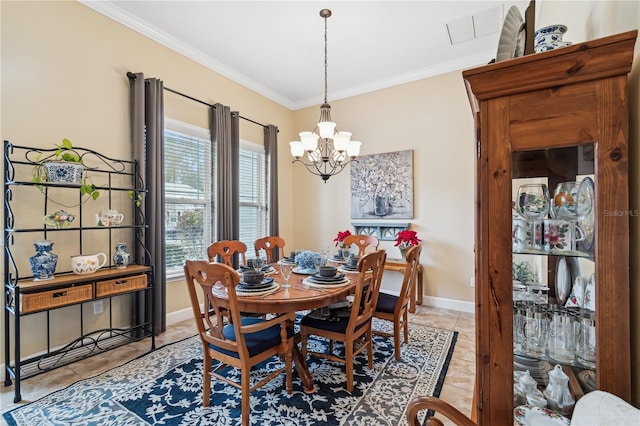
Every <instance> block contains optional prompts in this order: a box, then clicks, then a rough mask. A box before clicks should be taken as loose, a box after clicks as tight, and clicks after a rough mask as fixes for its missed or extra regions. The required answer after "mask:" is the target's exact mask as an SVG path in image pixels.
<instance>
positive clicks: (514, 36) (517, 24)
mask: <svg viewBox="0 0 640 426" xmlns="http://www.w3.org/2000/svg"><path fill="white" fill-rule="evenodd" d="M525 38H526V33H525V24H524V20H523V19H522V15H521V14H520V11H519V10H518V8H517V7H515V6H511V8H510V9H509V11H508V12H507V16H506V17H505V18H504V24H502V31H501V32H500V40H499V41H498V52H497V53H496V62H500V61H504V60H507V59H512V58H517V57H520V56H523V55H524V48H525Z"/></svg>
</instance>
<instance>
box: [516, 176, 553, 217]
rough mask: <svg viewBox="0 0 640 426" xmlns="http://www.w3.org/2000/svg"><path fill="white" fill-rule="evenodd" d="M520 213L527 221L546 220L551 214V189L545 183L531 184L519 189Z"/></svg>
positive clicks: (517, 205)
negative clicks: (548, 214)
mask: <svg viewBox="0 0 640 426" xmlns="http://www.w3.org/2000/svg"><path fill="white" fill-rule="evenodd" d="M516 207H517V209H518V213H519V214H520V216H522V217H523V218H524V219H526V220H536V219H544V218H545V217H546V216H547V213H549V189H548V188H547V185H545V184H544V183H531V184H527V185H521V186H520V188H518V200H517V202H516Z"/></svg>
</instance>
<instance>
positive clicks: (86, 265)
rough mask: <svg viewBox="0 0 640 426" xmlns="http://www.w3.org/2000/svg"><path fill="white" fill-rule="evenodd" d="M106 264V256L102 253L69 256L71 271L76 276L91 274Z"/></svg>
mask: <svg viewBox="0 0 640 426" xmlns="http://www.w3.org/2000/svg"><path fill="white" fill-rule="evenodd" d="M101 256H102V262H101V261H100V257H101ZM106 263H107V255H106V254H104V253H97V254H87V255H77V256H71V270H72V271H73V273H74V274H78V275H84V274H93V273H94V272H96V271H97V270H98V269H100V268H102V267H103V266H104V265H105V264H106Z"/></svg>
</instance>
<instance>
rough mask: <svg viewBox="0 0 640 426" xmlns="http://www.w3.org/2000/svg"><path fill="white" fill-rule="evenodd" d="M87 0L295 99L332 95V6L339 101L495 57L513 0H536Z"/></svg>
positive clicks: (260, 88) (202, 59)
mask: <svg viewBox="0 0 640 426" xmlns="http://www.w3.org/2000/svg"><path fill="white" fill-rule="evenodd" d="M80 1H81V3H83V4H84V5H86V6H88V7H90V8H92V9H94V10H96V11H98V12H100V13H102V14H104V15H106V16H108V17H110V18H112V19H114V20H116V21H118V22H120V23H122V24H124V25H126V26H128V27H130V28H132V29H134V30H136V31H139V32H140V33H142V34H144V35H146V36H148V37H150V38H152V39H154V40H156V41H158V42H160V43H162V44H164V45H166V46H168V47H170V48H172V49H174V50H176V51H178V52H180V53H182V54H183V55H185V56H187V57H189V58H191V59H193V60H195V61H197V62H199V63H201V64H203V65H205V66H207V67H209V68H211V69H212V70H214V71H216V72H218V73H220V74H222V75H224V76H226V77H228V78H230V79H232V80H234V81H236V82H238V83H240V84H242V85H244V86H246V87H249V88H250V89H252V90H255V91H256V92H258V93H260V94H262V95H264V96H266V97H268V98H269V99H272V100H274V101H275V102H278V103H280V104H282V105H284V106H286V107H288V108H291V109H298V108H302V107H306V106H310V105H317V104H319V103H321V102H322V100H323V96H324V20H323V19H322V18H321V17H320V15H319V12H320V10H321V9H323V8H328V9H331V11H332V12H333V14H332V16H331V17H330V18H329V19H328V22H327V25H328V36H327V38H328V100H329V102H331V101H332V100H336V99H340V98H345V97H348V96H354V95H358V94H362V93H366V92H370V91H373V90H378V89H383V88H386V87H391V86H395V85H398V84H402V83H406V82H410V81H414V80H418V79H422V78H426V77H430V76H433V75H438V74H441V73H444V72H449V71H453V70H460V69H463V68H468V67H473V66H477V65H482V64H486V63H488V62H489V61H490V60H491V59H493V58H495V56H496V49H497V46H498V39H499V36H500V29H501V27H502V22H503V21H504V15H505V13H506V12H507V11H508V9H509V7H511V6H512V5H515V6H517V7H518V9H519V10H520V12H521V13H522V15H523V16H524V11H525V8H526V7H527V5H528V3H529V2H528V1H509V2H503V1H451V0H449V1H424V0H423V1H398V0H393V1H328V2H318V1H154V0H146V1H113V0H109V1H90V0H80ZM474 32H475V38H474ZM451 37H453V38H454V39H455V40H456V41H458V40H466V41H458V42H456V43H454V44H452V43H451ZM141 71H144V70H141ZM159 77H161V76H159ZM185 78H188V76H185ZM172 88H173V87H172ZM176 89H179V88H176Z"/></svg>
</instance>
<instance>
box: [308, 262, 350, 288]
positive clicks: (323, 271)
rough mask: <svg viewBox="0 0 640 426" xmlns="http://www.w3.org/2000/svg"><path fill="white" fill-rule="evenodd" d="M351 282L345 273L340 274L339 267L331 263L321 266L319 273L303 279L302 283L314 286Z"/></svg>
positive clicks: (322, 286) (331, 285) (320, 286)
mask: <svg viewBox="0 0 640 426" xmlns="http://www.w3.org/2000/svg"><path fill="white" fill-rule="evenodd" d="M349 283H350V280H349V279H348V278H347V277H346V276H345V274H343V273H342V274H339V273H338V268H336V267H335V266H329V265H322V266H319V267H318V272H317V273H315V274H313V275H310V276H309V277H307V278H305V279H304V280H302V284H304V285H305V286H308V287H312V288H327V287H342V286H345V285H348V284H349Z"/></svg>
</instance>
